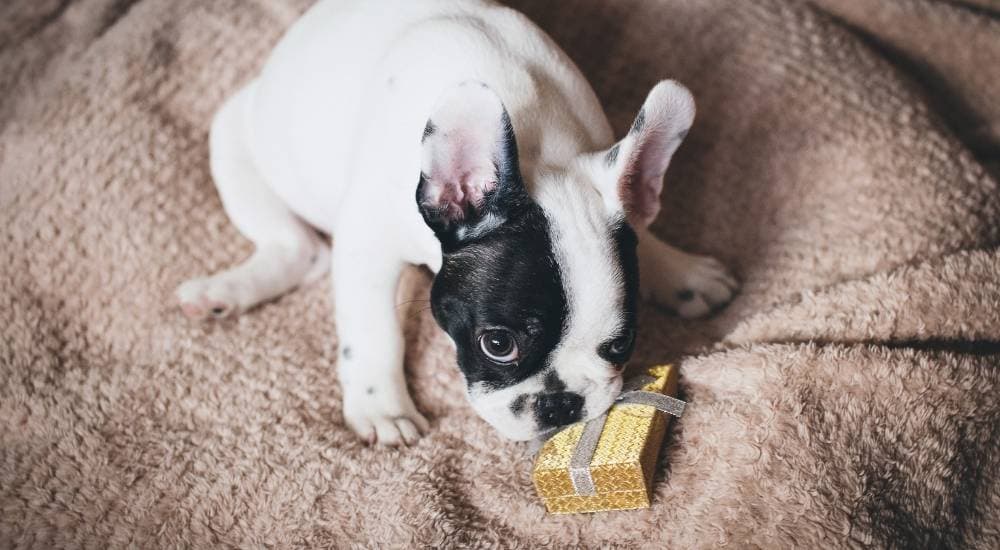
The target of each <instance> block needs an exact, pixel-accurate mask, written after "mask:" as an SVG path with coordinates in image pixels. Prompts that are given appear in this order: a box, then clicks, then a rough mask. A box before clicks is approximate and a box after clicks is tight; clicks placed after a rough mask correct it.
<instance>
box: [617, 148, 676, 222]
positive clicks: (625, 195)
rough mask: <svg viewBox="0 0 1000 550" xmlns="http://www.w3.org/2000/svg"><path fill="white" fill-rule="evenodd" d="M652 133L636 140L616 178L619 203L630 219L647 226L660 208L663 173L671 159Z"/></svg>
mask: <svg viewBox="0 0 1000 550" xmlns="http://www.w3.org/2000/svg"><path fill="white" fill-rule="evenodd" d="M650 134H654V135H650ZM655 134H656V132H655V131H654V132H648V133H647V135H644V136H641V137H639V138H638V139H637V140H636V142H635V144H634V147H635V150H634V151H632V152H631V154H630V155H629V159H628V160H627V161H626V162H627V164H626V166H625V167H624V170H623V173H622V175H621V176H620V180H619V187H618V189H619V196H620V198H621V201H622V206H623V207H624V208H625V213H626V215H627V216H628V218H629V222H631V223H632V224H633V225H636V226H639V227H646V226H648V225H649V224H650V223H652V222H653V220H654V219H655V218H656V215H657V214H659V212H660V192H661V191H663V174H664V172H666V169H667V164H668V163H669V161H670V156H669V154H668V151H666V150H665V148H663V147H662V144H660V143H659V140H658V139H656V136H655Z"/></svg>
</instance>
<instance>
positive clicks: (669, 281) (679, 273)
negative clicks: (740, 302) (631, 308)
mask: <svg viewBox="0 0 1000 550" xmlns="http://www.w3.org/2000/svg"><path fill="white" fill-rule="evenodd" d="M646 283H647V282H646V281H643V282H642V283H641V284H643V285H646ZM649 283H650V284H648V285H646V290H647V292H648V296H647V297H648V298H649V299H651V300H652V301H653V302H655V303H656V304H658V305H660V306H664V307H667V308H670V309H671V310H673V311H676V312H677V314H678V315H680V316H681V317H684V318H685V319H693V318H695V317H702V316H704V315H707V314H709V313H711V312H713V311H715V310H717V309H719V308H721V307H722V306H724V305H726V304H728V303H729V301H730V300H732V299H733V295H734V294H735V293H736V291H737V290H739V287H740V285H739V282H738V281H737V280H736V277H734V276H733V275H732V273H730V272H729V270H728V269H726V266H724V265H722V263H721V262H719V261H718V260H716V259H715V258H711V257H708V256H696V255H693V254H684V256H683V259H682V260H681V261H678V262H676V263H674V264H673V265H670V266H669V268H668V269H665V270H664V273H662V275H661V277H660V278H659V280H655V281H649Z"/></svg>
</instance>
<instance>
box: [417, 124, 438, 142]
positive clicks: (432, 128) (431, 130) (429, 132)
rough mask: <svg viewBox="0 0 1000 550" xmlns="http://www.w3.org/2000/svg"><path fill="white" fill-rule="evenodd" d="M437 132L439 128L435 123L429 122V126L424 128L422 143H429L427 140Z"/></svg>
mask: <svg viewBox="0 0 1000 550" xmlns="http://www.w3.org/2000/svg"><path fill="white" fill-rule="evenodd" d="M436 131H437V126H434V122H432V121H430V120H428V121H427V126H424V136H423V137H422V138H420V143H423V142H425V141H427V138H429V137H431V136H433V135H434V132H436Z"/></svg>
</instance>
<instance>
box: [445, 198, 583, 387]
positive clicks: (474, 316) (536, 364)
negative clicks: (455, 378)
mask: <svg viewBox="0 0 1000 550" xmlns="http://www.w3.org/2000/svg"><path fill="white" fill-rule="evenodd" d="M431 310H432V312H433V314H434V318H435V320H437V322H438V324H439V325H440V326H441V327H442V328H443V329H444V330H445V331H446V332H447V333H448V334H449V335H450V336H451V338H452V340H453V341H454V342H455V347H456V349H457V354H458V365H459V368H460V369H461V370H462V372H463V373H464V374H465V378H466V382H467V383H468V384H469V385H470V386H471V385H473V384H480V383H481V384H483V385H484V386H485V387H486V388H489V389H500V388H504V387H507V386H511V385H513V384H516V383H518V382H521V381H523V380H525V379H526V378H528V377H530V376H532V375H534V374H536V373H538V372H539V371H541V370H542V369H544V368H545V367H546V365H547V363H548V357H549V353H550V352H551V351H552V350H553V349H554V348H555V347H556V344H558V343H559V338H560V336H561V335H562V332H563V324H564V323H565V321H566V317H567V312H568V310H567V306H566V296H565V291H564V289H563V284H562V279H561V276H560V273H559V266H558V265H557V263H556V259H555V257H554V255H553V252H552V243H551V239H550V235H549V229H548V222H547V220H546V218H545V215H544V214H543V213H542V210H541V208H540V207H539V206H538V205H536V204H534V203H533V202H532V203H529V204H527V205H526V206H525V207H524V208H523V209H522V210H521V212H520V214H519V215H518V216H516V217H513V218H510V219H508V220H507V221H506V222H505V223H504V224H503V225H502V226H501V227H499V228H497V229H495V230H493V231H491V232H490V233H488V234H487V235H485V236H483V237H481V238H479V239H476V240H475V241H473V242H471V243H469V244H466V245H465V246H462V247H460V248H458V249H457V250H454V251H452V252H446V253H445V254H444V259H443V263H442V266H441V270H440V271H439V272H438V274H437V276H436V277H435V279H434V284H433V286H432V288H431ZM495 329H506V330H509V331H510V332H511V334H513V336H514V338H515V340H516V341H517V346H518V350H519V356H520V357H519V359H518V360H517V361H515V362H514V363H512V364H509V365H501V364H497V363H495V362H493V361H491V360H490V359H489V358H487V357H486V355H485V354H484V353H483V352H482V350H481V347H480V344H479V337H480V336H481V335H482V333H483V331H485V330H495Z"/></svg>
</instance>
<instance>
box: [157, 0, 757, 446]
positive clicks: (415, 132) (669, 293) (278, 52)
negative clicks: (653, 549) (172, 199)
mask: <svg viewBox="0 0 1000 550" xmlns="http://www.w3.org/2000/svg"><path fill="white" fill-rule="evenodd" d="M694 114H695V106H694V101H693V99H692V97H691V94H690V93H689V92H688V90H687V89H686V88H684V87H683V86H682V85H680V84H678V83H677V82H673V81H669V80H666V81H663V82H660V83H659V84H657V85H656V86H654V87H653V89H652V90H651V91H650V92H649V95H648V97H647V98H646V100H645V103H644V104H643V105H642V108H641V109H640V111H639V112H638V115H637V116H636V118H635V122H634V123H633V124H632V127H631V129H630V130H629V131H628V133H627V134H626V135H625V136H624V137H622V138H621V139H620V140H618V141H617V142H616V141H615V140H614V137H613V134H612V130H611V126H610V125H609V123H608V120H607V117H606V116H605V114H604V112H603V110H602V109H601V106H600V104H599V103H598V100H597V97H596V96H595V94H594V91H593V90H592V89H591V87H590V85H589V84H588V83H587V81H586V80H585V79H584V77H583V76H582V75H581V74H580V71H579V70H578V69H577V67H576V66H575V65H574V64H573V62H572V61H570V59H569V58H568V57H567V56H566V54H565V53H564V52H563V51H562V50H560V49H559V47H558V46H556V44H555V43H553V41H552V40H551V39H550V38H549V37H548V36H547V35H545V34H544V33H543V32H542V31H541V30H540V29H539V28H538V27H536V26H535V25H534V24H532V22H531V21H529V20H528V19H527V18H526V17H524V16H523V15H521V14H519V13H518V12H516V11H514V10H511V9H508V8H505V7H502V6H500V5H497V4H496V3H494V2H491V1H487V0H450V1H449V0H380V1H377V2H373V1H371V0H320V1H319V2H318V3H317V4H316V5H315V6H314V7H313V8H311V9H310V10H309V11H308V12H307V13H306V14H305V15H304V16H303V17H302V18H301V19H300V20H299V21H297V22H296V23H295V24H294V25H293V26H292V27H291V28H290V29H289V31H288V33H287V34H286V35H285V37H284V38H283V39H282V40H281V42H280V43H279V44H278V45H277V47H276V48H275V50H274V52H273V53H272V54H271V56H270V58H269V60H268V61H267V63H266V65H265V66H264V68H263V70H262V71H261V73H260V75H259V76H258V77H257V78H255V79H254V80H252V81H251V82H250V83H249V84H247V85H246V86H245V87H244V88H243V89H242V90H240V91H238V92H237V93H236V94H235V95H233V96H232V97H231V98H230V99H229V100H228V101H227V102H226V103H225V104H224V105H223V106H222V107H221V109H220V110H219V112H218V113H217V115H216V116H215V118H214V121H213V123H212V127H211V134H210V148H211V172H212V176H213V179H214V181H215V185H216V187H217V188H218V192H219V195H220V196H221V198H222V202H223V205H224V207H225V210H226V213H227V214H228V216H229V218H230V220H231V221H232V223H233V224H234V225H235V226H236V227H237V228H238V229H239V231H240V232H241V233H242V234H243V235H245V236H246V237H247V238H248V239H250V240H251V241H253V243H254V245H255V246H256V249H255V252H254V253H253V255H252V256H250V258H249V259H247V260H246V261H244V262H243V263H241V264H239V265H237V266H235V267H233V268H231V269H229V270H226V271H223V272H221V273H216V274H214V275H211V276H207V277H202V278H197V279H192V280H190V281H187V282H185V283H184V284H182V285H181V286H180V287H179V288H178V290H177V293H176V294H177V298H178V299H179V301H180V305H181V308H182V310H183V311H184V313H185V314H186V315H187V316H189V317H192V318H196V319H203V318H206V319H207V318H221V317H227V316H232V315H237V314H239V313H241V312H244V311H246V310H247V309H249V308H251V307H253V306H254V305H256V304H259V303H261V302H264V301H267V300H271V299H273V298H276V297H278V296H280V295H282V294H283V293H285V292H288V291H289V290H292V289H294V288H295V287H297V286H299V285H303V284H306V283H309V282H311V281H314V280H316V279H318V278H320V277H322V276H324V275H325V274H326V273H327V272H328V271H329V272H332V279H333V289H334V291H333V292H334V302H335V304H336V308H335V309H336V313H335V320H336V326H337V331H338V335H339V340H340V347H339V360H338V363H339V375H340V383H341V385H342V387H343V393H344V404H343V406H344V417H345V419H346V421H347V424H348V425H349V426H350V427H351V428H352V429H353V430H354V431H355V432H356V433H357V434H358V435H359V436H361V437H362V438H365V439H367V440H369V441H371V442H376V441H377V442H379V443H382V444H386V445H397V444H401V443H402V444H410V443H413V442H414V441H415V440H416V439H417V438H418V437H419V436H420V435H421V434H422V433H424V432H425V431H426V430H427V429H428V423H427V420H426V419H425V418H424V417H423V416H422V415H421V414H420V412H418V410H417V408H416V407H415V406H414V404H413V400H412V399H411V397H410V395H409V393H408V390H407V386H406V381H405V379H404V375H403V337H402V334H401V329H400V326H399V323H398V321H397V315H396V304H395V303H394V301H395V296H396V286H397V282H398V279H399V276H400V272H401V270H402V269H403V268H404V266H406V265H407V264H416V265H425V266H428V267H429V268H430V269H431V270H432V271H433V272H435V273H436V277H435V279H434V283H433V287H432V290H431V305H432V312H433V315H434V318H435V319H436V320H437V322H438V324H439V325H440V326H441V328H443V329H444V331H445V332H447V333H448V335H449V336H450V337H451V340H452V341H453V342H454V344H455V349H456V354H457V362H458V366H459V369H460V370H461V372H462V374H463V375H464V378H465V382H466V384H467V390H468V398H469V401H470V403H471V405H472V407H473V409H474V410H475V411H476V412H477V413H478V414H479V415H480V416H481V417H482V418H483V419H485V420H486V421H487V422H489V423H490V424H491V425H493V426H494V427H495V428H496V429H497V430H499V432H500V433H501V434H503V435H504V436H506V437H508V438H511V439H515V440H527V439H532V438H534V437H536V436H538V435H539V434H542V433H545V432H547V431H549V430H551V429H552V428H554V427H558V426H562V425H565V424H569V423H572V422H576V421H580V420H586V419H589V418H592V417H594V416H597V415H599V414H601V413H602V412H604V411H605V410H606V409H607V408H608V407H609V406H610V405H611V404H612V402H613V400H614V399H615V397H616V396H617V395H618V393H619V391H620V388H621V384H622V366H623V365H624V364H625V362H626V361H627V360H628V359H629V356H630V354H631V353H632V349H633V344H634V341H635V335H636V306H637V300H639V299H640V298H642V299H648V300H651V301H653V302H655V303H656V304H659V305H661V306H665V307H668V308H670V309H672V310H674V311H676V312H677V313H678V314H679V315H681V316H683V317H696V316H701V315H705V314H707V313H709V312H711V311H713V310H714V309H715V308H717V307H720V306H721V305H723V304H725V303H727V302H728V301H729V300H730V299H731V297H732V296H733V293H734V292H735V290H736V288H737V282H736V280H735V279H734V278H733V276H732V275H730V274H729V272H728V271H727V270H726V269H725V267H723V266H722V265H721V264H720V263H719V262H718V261H716V260H714V259H712V258H708V257H704V256H697V255H692V254H688V253H686V252H682V251H680V250H678V249H676V248H674V247H672V246H670V245H668V244H666V243H664V242H662V241H660V240H658V239H657V238H656V237H655V236H653V235H652V234H651V233H650V232H649V231H648V229H647V228H648V227H649V225H650V223H651V222H652V221H653V219H654V218H656V215H657V213H658V212H659V210H660V192H661V190H662V188H663V178H664V173H665V171H666V170H667V165H668V164H669V162H670V158H671V156H672V155H673V154H674V151H676V150H677V147H678V146H679V145H680V144H681V141H682V140H683V139H684V136H685V134H686V133H687V131H688V128H689V127H690V126H691V123H692V120H693V118H694ZM321 234H328V235H332V236H333V241H334V245H333V247H332V249H331V248H330V247H329V246H328V245H327V244H326V241H325V240H324V239H323V238H322V237H321ZM640 279H641V281H642V286H640V285H639V281H640Z"/></svg>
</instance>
